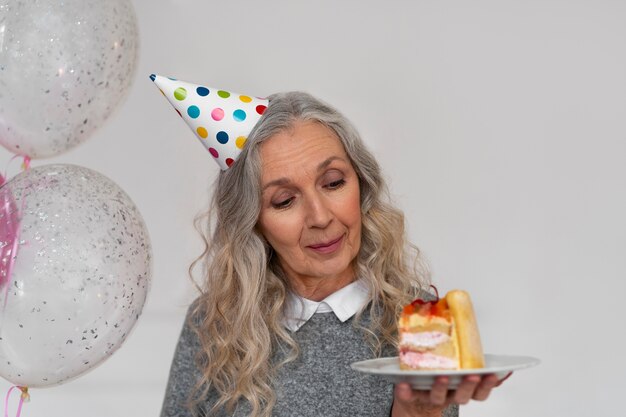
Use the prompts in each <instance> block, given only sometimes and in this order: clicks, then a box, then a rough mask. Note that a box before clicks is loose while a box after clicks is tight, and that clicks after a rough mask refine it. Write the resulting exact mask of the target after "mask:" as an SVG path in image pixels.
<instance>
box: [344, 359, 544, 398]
mask: <svg viewBox="0 0 626 417" xmlns="http://www.w3.org/2000/svg"><path fill="white" fill-rule="evenodd" d="M539 362H540V361H539V359H537V358H531V357H530V356H511V355H489V354H485V367H484V368H477V369H460V370H456V371H403V370H401V369H400V364H399V361H398V357H397V356H394V357H392V358H379V359H370V360H366V361H361V362H354V363H353V364H351V365H350V366H351V367H352V369H354V370H357V371H359V372H364V373H366V374H374V375H379V376H381V377H382V378H385V379H386V380H388V381H390V382H393V383H394V384H396V383H398V382H408V383H409V384H411V386H413V388H414V389H420V390H429V389H430V388H431V387H432V385H433V383H434V382H435V378H436V377H438V376H440V375H445V376H447V377H448V386H449V388H450V389H454V388H456V387H457V386H458V385H459V383H460V382H461V379H462V378H463V376H464V375H482V374H496V375H497V376H498V378H500V379H501V378H504V377H505V376H506V375H507V374H508V373H509V372H512V371H516V370H519V369H524V368H530V367H532V366H535V365H539Z"/></svg>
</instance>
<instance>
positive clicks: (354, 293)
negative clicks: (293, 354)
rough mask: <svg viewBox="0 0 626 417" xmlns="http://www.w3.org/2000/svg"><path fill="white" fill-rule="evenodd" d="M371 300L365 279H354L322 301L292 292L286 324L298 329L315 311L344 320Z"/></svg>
mask: <svg viewBox="0 0 626 417" xmlns="http://www.w3.org/2000/svg"><path fill="white" fill-rule="evenodd" d="M368 300H369V288H368V286H367V284H366V283H365V281H363V280H357V281H354V282H352V283H350V284H348V285H346V286H345V287H343V288H341V289H340V290H338V291H336V292H334V293H332V294H330V295H329V296H328V297H326V298H325V299H323V300H322V301H312V300H308V299H306V298H303V297H300V296H299V295H297V294H294V293H290V294H289V296H288V298H287V305H286V308H285V315H284V317H283V321H284V325H285V327H287V328H288V329H289V330H291V331H292V332H296V331H298V329H300V327H302V326H303V325H304V324H305V323H306V322H307V321H309V319H310V318H311V317H312V316H313V314H315V313H330V312H333V313H335V316H337V318H338V319H339V320H340V321H341V322H344V321H346V320H348V319H349V318H350V317H352V316H354V315H355V314H356V313H357V312H358V311H359V310H360V309H361V308H362V307H363V306H364V305H365V304H366V303H367V301H368Z"/></svg>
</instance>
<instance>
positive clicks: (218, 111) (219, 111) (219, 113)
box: [211, 107, 224, 122]
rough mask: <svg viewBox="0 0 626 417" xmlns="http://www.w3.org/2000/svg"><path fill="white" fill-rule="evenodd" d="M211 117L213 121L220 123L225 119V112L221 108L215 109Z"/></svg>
mask: <svg viewBox="0 0 626 417" xmlns="http://www.w3.org/2000/svg"><path fill="white" fill-rule="evenodd" d="M211 117H212V118H213V120H215V121H218V122H219V121H220V120H222V119H223V118H224V110H222V109H220V108H219V107H217V108H215V109H213V111H212V112H211Z"/></svg>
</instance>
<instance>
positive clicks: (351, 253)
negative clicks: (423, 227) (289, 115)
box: [258, 122, 361, 295]
mask: <svg viewBox="0 0 626 417" xmlns="http://www.w3.org/2000/svg"><path fill="white" fill-rule="evenodd" d="M260 154H261V161H262V178H261V187H262V193H263V197H262V206H261V213H260V216H259V223H258V226H259V229H260V231H261V233H262V234H263V236H265V238H266V239H267V241H268V242H269V244H270V245H271V246H272V248H274V250H275V252H276V254H277V255H278V260H279V262H280V265H281V267H282V268H283V270H284V271H285V273H286V274H287V277H288V278H289V279H290V281H291V283H292V285H294V288H295V289H296V290H298V289H299V288H300V289H301V288H303V287H302V286H304V287H305V288H313V287H317V286H320V285H324V286H326V287H327V289H328V287H329V285H330V286H331V287H334V288H333V290H336V289H339V288H342V287H343V286H345V285H347V284H348V283H350V282H352V281H353V280H354V271H353V266H352V261H353V260H354V259H355V257H356V256H357V254H358V252H359V248H360V245H361V207H360V194H359V181H358V177H357V175H356V172H355V171H354V168H353V167H352V164H351V163H350V160H349V159H348V156H347V155H346V152H345V151H344V149H343V146H342V144H341V142H340V141H339V138H338V137H337V136H336V135H335V133H334V132H333V131H332V130H330V129H328V128H327V127H325V126H323V125H322V124H319V123H315V122H298V123H296V124H295V125H294V128H293V129H291V130H288V131H285V132H282V133H279V134H277V135H275V136H272V137H271V138H269V139H267V140H266V141H265V142H263V143H262V144H261V148H260ZM321 281H324V283H323V284H322V283H321ZM301 295H305V294H301Z"/></svg>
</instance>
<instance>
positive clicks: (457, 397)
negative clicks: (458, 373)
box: [453, 375, 489, 404]
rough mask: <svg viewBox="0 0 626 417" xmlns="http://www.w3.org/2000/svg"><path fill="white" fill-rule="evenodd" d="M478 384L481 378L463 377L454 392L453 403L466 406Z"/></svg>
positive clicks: (477, 376)
mask: <svg viewBox="0 0 626 417" xmlns="http://www.w3.org/2000/svg"><path fill="white" fill-rule="evenodd" d="M480 383H481V378H480V376H479V375H467V376H466V377H464V378H463V380H462V381H461V383H460V384H459V386H458V387H457V389H456V391H455V392H454V397H453V400H454V402H455V403H457V404H467V403H468V402H469V401H470V400H471V399H472V398H473V397H474V393H475V391H476V388H477V387H478V386H479V384H480ZM487 395H489V392H487Z"/></svg>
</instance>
